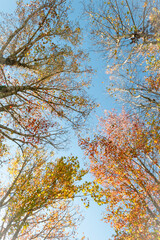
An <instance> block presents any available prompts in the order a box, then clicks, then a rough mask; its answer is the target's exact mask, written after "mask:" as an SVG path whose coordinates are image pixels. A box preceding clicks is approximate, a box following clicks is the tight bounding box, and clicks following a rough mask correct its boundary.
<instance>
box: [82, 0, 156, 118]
mask: <svg viewBox="0 0 160 240" xmlns="http://www.w3.org/2000/svg"><path fill="white" fill-rule="evenodd" d="M92 2H94V1H92ZM85 11H86V13H87V14H88V15H89V16H90V21H91V37H92V39H93V42H94V43H95V44H96V45H98V47H99V50H100V51H102V54H103V56H104V57H105V59H106V61H107V63H108V64H109V65H107V73H109V74H110V78H111V81H110V87H108V92H109V93H110V94H111V95H114V96H115V97H116V98H117V99H119V98H120V100H121V101H124V102H127V103H129V104H130V105H131V107H132V108H136V110H137V108H138V111H139V112H140V113H142V115H143V114H152V116H154V115H156V116H158V117H159V112H160V100H159V99H160V98H159V97H160V89H159V67H160V64H159V63H160V61H159V52H160V35H159V32H160V24H159V22H160V5H159V1H152V0H151V1H150V0H147V1H146V0H144V1H135V0H134V1H132V0H129V1H128V0H124V1H120V0H109V1H100V2H98V3H97V2H95V4H93V3H90V4H89V5H88V7H87V6H86V7H85Z"/></svg>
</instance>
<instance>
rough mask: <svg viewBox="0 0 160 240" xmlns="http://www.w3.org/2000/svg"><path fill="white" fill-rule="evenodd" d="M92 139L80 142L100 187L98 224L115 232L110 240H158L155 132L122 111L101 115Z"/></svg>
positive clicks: (158, 159)
mask: <svg viewBox="0 0 160 240" xmlns="http://www.w3.org/2000/svg"><path fill="white" fill-rule="evenodd" d="M98 131H99V134H97V136H95V137H94V140H92V141H91V140H90V139H85V140H81V145H82V148H83V149H85V153H86V155H87V156H88V157H89V159H90V161H91V166H90V170H91V172H92V174H93V175H94V177H95V181H96V182H97V183H99V184H100V185H101V186H102V189H103V194H104V196H105V198H106V199H105V201H104V196H103V197H102V196H100V197H99V199H98V198H97V201H98V202H99V201H100V200H101V198H103V201H102V203H106V204H107V205H106V206H107V207H106V212H105V215H104V219H105V221H106V222H111V224H112V225H113V227H114V228H115V230H116V235H115V239H119V240H120V239H130V240H132V239H134V240H137V239H147V240H149V239H158V238H159V237H160V232H159V230H160V227H159V226H160V219H159V216H160V201H159V199H160V178H159V174H160V157H159V151H160V145H159V128H158V127H157V126H153V125H152V126H151V125H150V124H149V125H148V126H146V125H145V124H144V123H143V122H141V121H140V120H139V119H138V117H137V116H132V117H131V116H130V115H129V114H128V113H126V112H125V111H124V110H122V113H121V114H119V115H117V114H116V113H115V112H110V113H109V114H108V113H107V112H105V117H104V118H101V119H100V130H98Z"/></svg>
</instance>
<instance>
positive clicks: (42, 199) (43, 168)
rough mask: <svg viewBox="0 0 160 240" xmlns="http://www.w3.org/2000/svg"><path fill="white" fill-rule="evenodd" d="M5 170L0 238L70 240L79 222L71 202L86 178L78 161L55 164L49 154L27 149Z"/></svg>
mask: <svg viewBox="0 0 160 240" xmlns="http://www.w3.org/2000/svg"><path fill="white" fill-rule="evenodd" d="M5 168H6V167H5ZM8 170H9V173H10V174H9V176H8V177H9V179H10V181H9V184H7V183H6V182H3V181H2V182H1V186H0V187H1V195H0V198H1V200H0V211H1V221H0V238H1V239H2V240H5V239H7V240H8V239H10V240H14V239H19V240H22V239H28V240H31V239H68V238H70V239H71V237H72V236H74V235H75V231H74V230H75V227H76V226H77V225H78V224H79V221H80V216H79V215H77V214H76V209H75V208H74V207H73V206H72V205H73V204H72V202H73V199H74V198H75V197H76V196H77V194H78V193H79V192H81V190H83V188H84V187H85V184H80V181H81V179H82V177H83V176H84V175H85V174H86V171H84V170H81V169H80V166H79V162H78V160H77V158H75V157H73V156H72V157H69V158H65V157H62V158H59V159H56V160H54V159H53V157H52V152H51V153H50V155H49V154H47V153H46V151H45V150H43V149H41V150H37V149H29V148H26V149H25V150H24V152H23V154H20V153H17V154H16V156H15V158H14V159H10V162H9V163H8ZM5 177H6V175H5Z"/></svg>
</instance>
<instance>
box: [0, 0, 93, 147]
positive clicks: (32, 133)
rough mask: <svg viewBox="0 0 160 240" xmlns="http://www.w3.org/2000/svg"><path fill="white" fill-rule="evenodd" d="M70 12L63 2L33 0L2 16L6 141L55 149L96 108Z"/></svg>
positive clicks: (0, 106)
mask: <svg viewBox="0 0 160 240" xmlns="http://www.w3.org/2000/svg"><path fill="white" fill-rule="evenodd" d="M68 12H69V6H68V4H67V3H66V1H65V0H57V1H50V0H45V1H36V0H33V1H18V3H17V9H16V12H15V14H14V15H9V14H1V17H2V19H3V21H2V22H1V25H0V32H1V39H0V64H1V66H0V75H1V77H0V85H1V86H0V99H1V103H0V112H1V113H0V114H1V115H0V118H1V124H0V131H1V138H2V139H3V138H4V139H10V140H12V141H14V142H15V143H18V144H20V145H21V144H24V143H31V144H32V145H34V144H35V145H36V144H37V143H50V144H52V145H53V146H54V147H57V146H59V143H62V142H63V141H64V138H63V134H64V133H65V132H66V131H67V128H68V127H69V126H70V125H71V126H72V127H74V128H78V127H79V126H81V125H82V123H83V122H84V120H85V119H86V117H87V115H88V114H89V113H90V111H91V109H92V108H93V107H94V103H93V101H91V100H90V99H89V97H88V96H87V94H86V91H85V87H86V86H87V85H88V79H87V82H85V80H83V79H82V78H83V76H84V74H87V73H90V72H91V69H90V68H89V67H86V66H87V65H86V66H85V65H84V64H83V63H84V62H85V59H86V54H84V53H83V52H82V51H81V49H80V48H79V47H78V45H79V44H80V39H81V37H80V32H81V30H80V28H79V26H78V25H77V24H76V23H75V24H74V23H72V22H71V21H70V20H69V18H68ZM11 19H13V20H11ZM6 119H7V121H6ZM62 120H63V124H62ZM65 122H66V124H67V125H66V124H65Z"/></svg>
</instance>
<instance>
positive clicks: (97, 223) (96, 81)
mask: <svg viewBox="0 0 160 240" xmlns="http://www.w3.org/2000/svg"><path fill="white" fill-rule="evenodd" d="M80 2H81V1H80V0H74V3H73V6H74V8H75V13H73V17H76V18H77V19H78V18H79V17H78V15H79V16H81V13H80V7H81V6H80ZM15 6H16V0H5V1H1V11H3V12H9V13H11V12H12V11H14V9H15ZM83 21H84V20H82V19H81V24H82V26H83V28H84V30H85V24H86V22H85V21H84V22H83ZM83 45H84V47H85V48H86V49H92V48H93V46H91V42H90V41H89V39H88V36H87V33H86V32H85V33H84V44H83ZM90 58H91V65H92V67H93V68H94V69H96V71H97V72H96V74H95V75H94V77H93V84H92V87H91V89H90V90H89V93H90V95H91V96H92V97H93V98H95V99H96V101H97V102H98V103H99V104H100V107H99V108H98V109H97V110H96V112H95V113H93V114H92V115H91V117H90V127H91V129H94V128H95V131H96V124H97V117H96V116H97V115H98V116H101V115H102V114H103V110H104V109H107V110H111V109H113V108H118V106H117V105H116V103H115V102H114V100H113V99H111V98H110V97H109V96H107V94H106V91H105V86H106V84H107V78H108V76H107V75H106V73H105V64H104V62H103V59H102V57H101V56H100V55H99V54H98V53H96V52H93V51H90ZM68 152H71V153H72V154H73V155H76V156H78V157H79V160H81V159H83V153H82V151H81V150H80V149H79V147H78V146H77V145H76V144H75V143H74V148H73V147H72V146H71V147H70V150H69V151H67V154H68ZM82 161H83V160H82ZM78 202H79V201H78ZM103 211H104V206H102V207H99V206H98V205H97V204H96V203H94V201H93V200H91V203H90V207H89V209H85V208H84V207H83V206H82V208H81V212H82V213H83V215H84V217H85V219H84V221H83V222H82V224H81V225H80V228H79V231H78V232H79V239H81V237H82V236H84V235H85V237H86V240H88V239H89V240H108V239H109V238H110V237H111V235H112V234H113V230H112V229H111V228H110V226H109V225H107V224H106V223H103V222H102V221H101V218H102V215H101V214H102V212H103ZM83 233H84V235H83Z"/></svg>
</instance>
